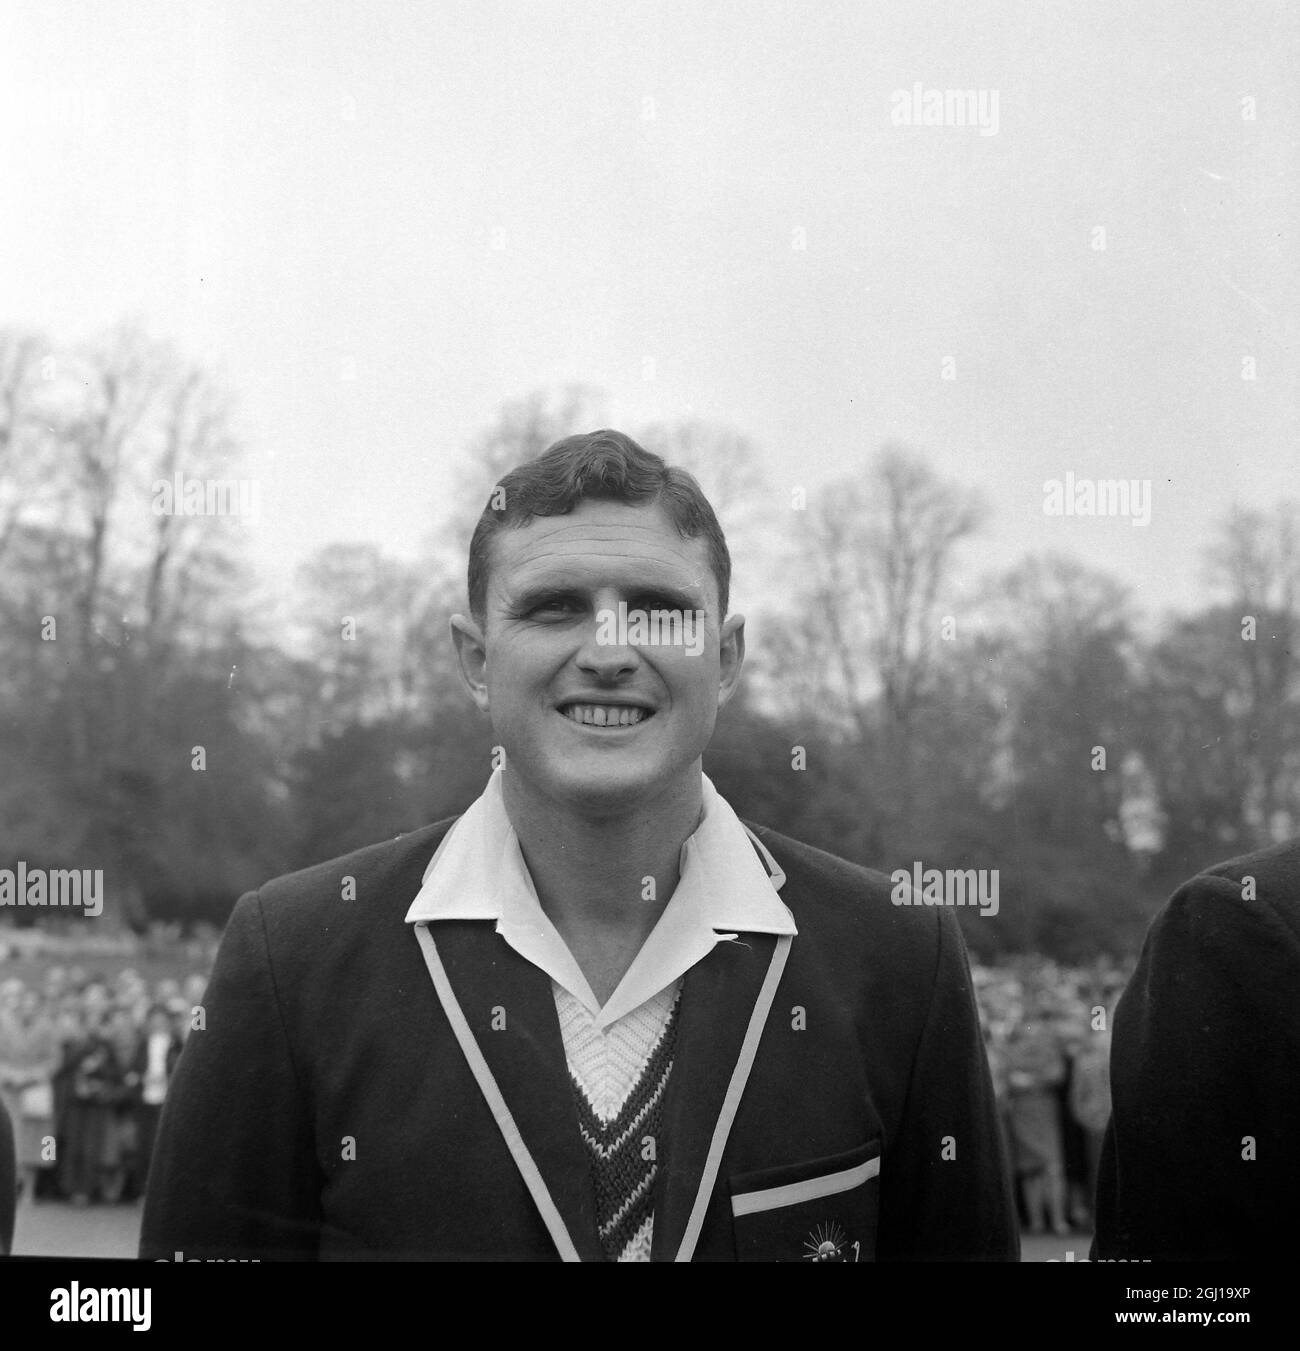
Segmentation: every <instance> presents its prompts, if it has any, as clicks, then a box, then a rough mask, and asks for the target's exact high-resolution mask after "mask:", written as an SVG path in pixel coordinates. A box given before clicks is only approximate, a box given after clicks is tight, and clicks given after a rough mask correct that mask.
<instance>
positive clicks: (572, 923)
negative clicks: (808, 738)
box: [502, 766, 704, 1003]
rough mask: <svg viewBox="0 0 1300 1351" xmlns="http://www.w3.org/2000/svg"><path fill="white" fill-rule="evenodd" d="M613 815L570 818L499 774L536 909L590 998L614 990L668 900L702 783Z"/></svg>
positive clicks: (699, 807) (695, 821) (696, 817)
mask: <svg viewBox="0 0 1300 1351" xmlns="http://www.w3.org/2000/svg"><path fill="white" fill-rule="evenodd" d="M696 768H697V772H696V773H695V774H694V775H693V776H692V777H691V779H690V780H689V783H690V791H687V792H677V793H675V794H674V795H672V796H666V797H665V798H663V799H661V800H659V801H657V802H652V803H649V804H646V803H639V804H638V805H637V807H636V808H635V810H632V811H629V812H626V813H623V814H618V815H612V816H605V817H599V818H595V819H593V818H589V817H583V816H577V815H575V814H574V813H573V812H571V811H568V810H566V809H565V808H564V807H563V806H561V805H560V804H557V803H555V802H554V801H552V800H549V799H543V798H540V797H538V796H536V795H533V794H531V793H529V792H528V791H527V789H526V788H525V787H524V786H522V785H520V784H519V783H518V781H517V780H516V779H515V778H514V777H513V776H512V775H510V774H509V773H507V774H506V775H505V777H504V779H503V781H502V791H503V797H504V801H505V807H506V813H507V815H508V816H509V817H510V824H511V825H512V826H513V827H514V830H515V834H516V835H517V836H518V837H519V847H520V849H521V850H522V852H523V856H524V862H525V863H526V864H527V866H528V871H529V874H530V875H531V876H532V879H533V886H534V887H535V888H536V889H537V896H538V899H539V900H540V901H541V905H542V909H543V910H544V911H545V912H546V914H547V915H548V917H549V918H550V920H551V923H552V924H554V925H555V927H556V929H557V930H558V932H559V934H560V937H561V938H563V939H564V941H565V943H566V944H567V945H568V948H569V951H570V952H572V953H573V956H574V958H575V960H576V961H577V963H578V965H579V967H581V969H582V973H583V975H585V976H586V977H587V980H588V983H589V984H590V985H591V988H592V992H593V993H594V994H595V996H596V998H597V999H599V1000H600V1001H601V1003H604V1002H606V1001H607V1000H608V998H609V996H610V995H611V994H613V992H614V990H615V989H616V988H617V986H618V982H619V981H620V980H621V979H622V977H623V974H624V972H625V971H626V970H627V968H628V967H629V966H631V964H632V961H633V959H634V958H635V957H636V954H637V953H638V952H640V950H641V946H642V944H643V943H644V942H645V940H646V939H647V938H648V937H649V935H650V931H651V930H652V929H653V928H654V926H655V924H656V923H657V922H658V919H659V916H660V915H661V914H662V913H663V910H664V907H665V906H666V905H667V904H668V902H669V900H670V899H671V898H672V894H673V892H674V891H675V890H676V888H677V882H678V878H679V860H680V856H681V849H682V845H683V844H685V843H686V840H687V839H688V838H689V837H690V835H691V834H692V833H693V832H694V830H695V828H696V826H698V825H699V821H700V814H701V812H702V811H703V805H704V799H703V786H702V782H701V779H700V776H699V773H698V766H697V767H696Z"/></svg>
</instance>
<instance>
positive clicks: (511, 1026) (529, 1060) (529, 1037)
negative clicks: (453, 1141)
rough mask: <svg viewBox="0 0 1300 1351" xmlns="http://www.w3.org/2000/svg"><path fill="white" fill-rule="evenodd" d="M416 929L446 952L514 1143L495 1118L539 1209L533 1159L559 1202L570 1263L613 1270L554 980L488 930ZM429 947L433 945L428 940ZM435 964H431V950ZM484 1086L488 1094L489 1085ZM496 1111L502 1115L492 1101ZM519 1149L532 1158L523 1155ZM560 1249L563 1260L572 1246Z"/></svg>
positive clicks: (550, 1220) (468, 923) (476, 923)
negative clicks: (601, 1232)
mask: <svg viewBox="0 0 1300 1351" xmlns="http://www.w3.org/2000/svg"><path fill="white" fill-rule="evenodd" d="M416 927H417V929H418V928H425V929H427V934H428V937H430V938H432V940H433V942H434V944H435V945H436V953H437V958H438V959H440V961H441V966H442V969H443V970H444V972H445V974H446V979H447V982H448V984H449V985H450V990H451V993H452V995H453V996H454V1000H455V1002H456V1004H457V1005H458V1006H459V1009H460V1011H461V1013H462V1014H463V1016H464V1022H465V1024H466V1025H467V1026H468V1031H469V1034H470V1035H472V1037H473V1042H474V1045H476V1046H477V1047H478V1050H479V1052H480V1053H481V1055H482V1060H483V1062H485V1063H486V1067H487V1070H488V1071H489V1072H490V1074H491V1077H492V1079H493V1080H494V1081H495V1085H496V1089H497V1090H498V1091H499V1093H500V1095H501V1099H502V1101H503V1103H504V1106H505V1108H506V1109H507V1110H508V1112H509V1117H510V1118H511V1119H512V1120H513V1123H514V1126H515V1127H516V1128H517V1130H518V1138H517V1140H516V1141H514V1142H512V1141H511V1140H510V1138H509V1127H508V1124H503V1122H502V1120H501V1118H500V1116H499V1114H498V1113H497V1112H496V1111H495V1110H494V1115H497V1116H498V1121H497V1124H498V1126H499V1127H501V1128H502V1132H503V1135H505V1136H506V1138H507V1144H511V1145H512V1153H513V1154H514V1156H515V1162H516V1165H519V1166H520V1171H521V1172H522V1173H523V1174H524V1180H525V1181H526V1182H528V1183H529V1187H530V1190H531V1191H533V1193H534V1199H535V1200H537V1199H538V1194H537V1191H536V1178H535V1177H534V1178H530V1177H529V1173H528V1162H527V1160H528V1159H531V1161H532V1163H533V1164H534V1165H535V1168H536V1174H537V1175H540V1179H541V1182H542V1183H543V1184H544V1188H545V1192H546V1193H549V1198H550V1201H551V1202H552V1203H553V1205H554V1212H553V1214H551V1215H550V1216H548V1215H547V1213H546V1206H545V1200H544V1199H543V1200H542V1201H541V1202H540V1203H539V1209H541V1210H542V1211H543V1218H544V1219H546V1220H547V1224H548V1227H549V1228H551V1229H552V1234H553V1236H554V1234H555V1228H554V1226H555V1224H556V1222H557V1221H558V1222H559V1223H560V1224H562V1226H563V1228H564V1229H566V1230H567V1231H568V1237H569V1239H570V1240H571V1242H572V1245H573V1250H574V1251H572V1252H570V1253H569V1254H567V1255H568V1256H569V1258H570V1260H573V1259H574V1258H575V1257H576V1258H577V1259H579V1260H581V1261H584V1262H603V1261H605V1260H606V1258H605V1253H604V1250H603V1248H602V1247H601V1245H600V1240H599V1237H598V1235H597V1231H596V1198H595V1190H594V1186H593V1182H592V1176H591V1168H590V1164H589V1162H588V1159H587V1156H586V1152H585V1150H584V1149H583V1145H582V1138H581V1136H580V1134H579V1131H578V1114H577V1109H576V1107H575V1106H574V1102H573V1096H572V1092H571V1089H570V1085H569V1068H568V1062H567V1060H566V1059H565V1054H564V1042H563V1039H562V1038H561V1036H560V1024H559V1019H558V1017H557V1016H556V1012H555V998H554V995H553V994H552V992H551V980H550V977H549V976H547V975H546V973H545V972H543V971H541V970H539V969H538V968H537V967H535V966H533V964H532V963H531V962H529V961H527V960H525V959H524V958H523V957H521V956H520V955H519V954H518V953H517V952H515V950H514V949H513V948H512V947H511V946H510V945H509V944H508V943H507V942H506V941H505V940H504V939H503V938H501V937H500V936H499V935H498V934H497V933H496V931H495V929H494V928H493V927H492V925H491V924H490V923H488V922H485V921H481V920H446V921H439V922H438V923H435V924H429V925H427V926H426V925H417V926H416ZM421 943H422V946H425V941H424V940H421ZM425 957H426V962H428V961H429V953H428V951H427V947H426V952H425ZM430 974H431V975H432V976H433V977H434V983H435V985H437V984H438V978H437V975H436V974H435V969H434V963H430ZM439 998H440V1000H442V1002H443V1007H444V1010H445V1011H446V1012H447V1013H448V1016H449V1018H450V1019H451V1020H452V1022H453V1027H454V1026H455V1021H456V1020H455V1016H454V1013H453V1011H452V1010H451V1009H448V1008H447V1001H446V999H445V998H443V991H442V990H440V991H439ZM458 1035H460V1034H459V1033H458ZM462 1049H465V1048H464V1045H463V1044H462ZM468 1058H470V1057H469V1056H467V1059H468ZM471 1067H473V1061H472V1059H471ZM476 1077H477V1075H476ZM479 1086H480V1089H482V1088H483V1087H484V1085H483V1083H482V1082H480V1085H479ZM485 1096H487V1095H486V1094H485ZM489 1106H493V1104H492V1101H491V1098H490V1097H489ZM519 1145H522V1147H523V1150H524V1151H526V1152H525V1153H524V1154H523V1155H521V1154H520V1152H519V1149H518V1146H519ZM521 1159H522V1163H521ZM557 1247H560V1248H561V1252H562V1255H563V1247H562V1238H561V1240H560V1241H559V1242H557Z"/></svg>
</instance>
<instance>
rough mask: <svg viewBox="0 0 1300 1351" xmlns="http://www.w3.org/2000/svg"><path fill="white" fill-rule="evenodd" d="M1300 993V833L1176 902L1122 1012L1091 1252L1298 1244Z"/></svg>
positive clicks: (1140, 1256) (1193, 884)
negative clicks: (1297, 1141)
mask: <svg viewBox="0 0 1300 1351" xmlns="http://www.w3.org/2000/svg"><path fill="white" fill-rule="evenodd" d="M1298 991H1300V840H1293V841H1291V842H1290V843H1289V844H1281V845H1276V846H1274V847H1273V848H1270V849H1265V850H1262V851H1260V852H1258V853H1254V854H1247V855H1243V856H1242V857H1240V858H1235V859H1230V860H1229V861H1228V862H1226V863H1220V864H1219V865H1218V866H1216V867H1213V868H1210V869H1208V870H1207V871H1205V872H1203V873H1201V874H1200V875H1199V876H1198V877H1194V878H1192V879H1191V881H1190V882H1187V883H1185V884H1184V885H1183V886H1182V887H1180V888H1179V889H1178V890H1177V891H1176V892H1175V893H1174V894H1173V896H1172V897H1171V898H1170V899H1169V901H1168V903H1167V904H1166V905H1165V908H1164V909H1163V910H1162V911H1161V912H1160V914H1159V915H1157V916H1156V918H1155V920H1154V921H1153V923H1152V925H1151V929H1150V931H1149V932H1148V934H1147V939H1146V943H1145V944H1144V945H1143V948H1142V955H1141V958H1140V959H1139V961H1138V966H1137V970H1136V971H1135V972H1134V974H1133V979H1132V980H1131V981H1130V982H1129V985H1128V988H1127V990H1125V992H1124V995H1123V997H1122V998H1121V1000H1120V1002H1119V1007H1118V1008H1117V1009H1116V1011H1115V1025H1114V1030H1113V1034H1112V1041H1113V1044H1112V1049H1111V1061H1110V1081H1111V1096H1112V1104H1113V1105H1112V1109H1111V1118H1110V1124H1109V1126H1108V1127H1107V1131H1106V1139H1105V1142H1104V1144H1103V1146H1102V1155H1101V1168H1100V1173H1099V1177H1098V1184H1097V1236H1096V1239H1095V1240H1094V1242H1093V1253H1094V1256H1097V1257H1102V1258H1109V1259H1120V1258H1122V1259H1127V1260H1129V1261H1135V1260H1147V1259H1150V1260H1154V1261H1159V1260H1162V1259H1217V1258H1233V1257H1257V1258H1275V1257H1277V1256H1279V1255H1281V1254H1293V1253H1294V1252H1295V1251H1296V1248H1297V1242H1296V1237H1295V1232H1296V1216H1297V1213H1298V1212H1300V1151H1297V1148H1296V1131H1297V1125H1298V1124H1300V998H1297V992H1298Z"/></svg>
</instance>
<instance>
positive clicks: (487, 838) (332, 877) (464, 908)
mask: <svg viewBox="0 0 1300 1351" xmlns="http://www.w3.org/2000/svg"><path fill="white" fill-rule="evenodd" d="M730 569H731V565H730V559H729V556H728V553H727V546H726V542H725V540H724V538H723V534H722V531H721V529H720V528H719V525H718V522H717V519H716V517H715V515H714V513H713V510H712V508H711V507H710V505H709V503H708V501H707V500H706V499H705V498H704V496H703V495H702V493H701V492H700V490H699V487H698V485H697V484H696V483H695V481H694V479H692V478H691V477H690V476H689V475H687V474H685V473H683V472H682V471H680V470H675V469H671V468H669V467H668V466H666V465H665V464H664V462H663V461H662V460H661V459H660V458H659V457H658V456H655V455H651V454H649V453H647V452H646V451H645V450H643V449H642V448H641V447H640V446H638V445H637V444H636V443H635V442H633V441H631V440H630V439H629V438H627V437H626V436H623V435H621V434H620V433H617V432H612V431H599V432H593V433H590V434H588V435H584V436H575V437H570V438H568V439H567V440H564V441H561V442H559V443H557V444H556V445H554V446H552V447H551V449H550V450H548V451H547V452H546V453H545V454H544V455H542V456H541V457H539V458H538V459H536V460H533V461H529V462H528V463H525V464H523V465H520V466H519V467H518V468H516V469H515V470H513V471H512V472H511V473H509V474H507V475H506V476H505V478H504V479H503V480H502V481H501V483H500V484H499V485H498V486H497V489H496V491H495V492H494V493H493V495H492V501H491V503H490V504H489V506H488V507H487V508H486V509H485V510H484V512H483V514H482V516H481V518H480V520H479V523H478V527H477V529H476V530H475V533H474V537H473V541H472V543H471V546H470V560H469V599H470V614H469V615H467V616H465V615H457V616H455V617H454V618H453V620H452V638H453V640H454V642H455V645H456V651H457V654H458V657H459V665H460V670H461V674H462V677H463V680H464V683H465V686H466V689H467V691H468V693H469V696H470V698H471V699H472V700H473V701H474V703H475V704H476V705H477V706H478V707H479V708H480V709H481V710H482V711H483V712H484V713H486V714H488V715H489V716H490V718H491V720H492V726H493V729H494V733H495V735H496V738H497V741H498V742H499V744H500V746H501V748H502V749H503V750H504V751H505V762H504V765H503V766H502V767H501V768H499V769H497V770H496V771H495V772H494V773H493V775H492V777H491V779H490V781H489V783H488V786H487V788H486V789H485V790H484V792H483V794H482V795H481V796H480V797H479V798H478V799H477V800H476V801H475V802H474V803H473V804H472V805H471V806H470V807H469V809H468V810H467V811H466V812H465V813H464V815H462V816H460V817H458V818H457V819H456V820H454V821H451V822H441V823H439V824H437V825H434V826H429V827H426V828H425V829H423V830H420V831H416V832H413V833H412V834H410V835H406V836H402V837H400V838H399V839H398V840H396V841H392V842H388V843H385V844H381V845H376V846H373V847H372V848H370V849H367V850H362V851H360V852H359V853H356V854H352V855H349V856H348V857H346V858H343V859H340V860H335V861H334V862H331V863H326V864H322V865H320V866H318V867H316V868H312V869H309V870H307V871H305V872H302V873H297V874H294V875H292V876H290V877H287V878H281V879H279V880H277V881H275V882H272V883H270V884H268V885H267V886H265V887H263V888H262V889H261V891H260V892H258V893H255V894H252V895H249V896H246V897H244V898H243V899H242V900H241V901H240V903H239V905H238V906H237V907H236V909H235V911H234V914H233V915H232V917H231V921H230V925H229V927H228V929H227V933H226V936H225V939H224V941H223V944H222V949H221V953H220V955H219V957H218V960H217V965H216V969H215V971H214V973H213V977H212V981H211V983H210V986H209V990H208V996H207V1005H206V1027H205V1028H204V1030H202V1031H199V1032H195V1033H194V1034H193V1035H191V1037H190V1038H189V1040H188V1042H187V1044H186V1049H185V1052H184V1054H183V1056H182V1058H181V1062H180V1065H179V1068H178V1071H177V1074H176V1078H175V1080H174V1083H173V1086H172V1089H171V1092H170V1094H169V1096H168V1099H167V1104H166V1106H165V1108H164V1114H163V1119H162V1123H161V1129H160V1138H159V1142H158V1146H157V1151H156V1153H155V1162H154V1169H153V1172H152V1174H151V1178H150V1186H149V1196H148V1201H147V1204H146V1209H145V1219H144V1230H143V1237H142V1241H141V1251H142V1255H144V1256H146V1257H150V1256H158V1257H163V1256H167V1257H170V1256H171V1255H172V1254H173V1253H174V1252H175V1251H178V1250H179V1251H184V1252H185V1253H186V1255H187V1256H194V1257H226V1258H232V1257H233V1258H238V1257H245V1258H247V1257H262V1258H266V1257H329V1258H348V1257H370V1256H392V1257H410V1258H421V1257H422V1258H433V1259H496V1258H516V1259H518V1258H525V1259H541V1260H545V1259H555V1258H563V1259H566V1260H593V1261H606V1260H615V1261H638V1260H640V1261H645V1260H664V1261H674V1260H675V1261H689V1260H722V1261H732V1260H737V1259H740V1260H791V1261H800V1260H806V1261H832V1260H834V1261H866V1260H871V1259H924V1258H944V1257H946V1258H1010V1257H1014V1256H1015V1255H1016V1237H1015V1225H1014V1220H1013V1218H1012V1214H1011V1206H1010V1200H1009V1190H1008V1184H1007V1177H1006V1170H1005V1165H1004V1161H1003V1154H1002V1150H1001V1146H1000V1139H999V1133H998V1128H997V1124H996V1117H995V1109H994V1105H993V1094H992V1090H991V1086H990V1082H989V1075H988V1069H987V1064H986V1061H985V1058H984V1052H983V1048H982V1042H981V1038H980V1033H979V1026H978V1021H977V1017H976V1013H975V1007H974V1001H973V997H972V992H971V984H970V976H969V971H968V968H967V963H966V955H965V949H964V947H963V944H962V940H961V935H960V931H959V929H958V927H957V925H956V922H955V921H954V919H953V917H952V914H951V912H950V911H947V910H944V909H942V908H940V909H927V908H912V907H905V908H900V907H897V906H895V905H893V904H892V903H891V900H890V890H891V884H890V881H889V879H888V878H887V877H885V876H883V875H882V874H879V873H875V872H871V871H868V870H866V869H862V868H859V867H856V866H854V865H851V864H849V863H846V862H843V861H842V860H839V859H836V858H834V857H832V856H831V855H828V854H824V853H821V852H819V851H817V850H814V849H810V848H808V847H807V846H805V845H801V844H798V843H796V842H795V841H793V840H789V839H786V838H785V837H783V836H781V835H778V834H776V833H775V832H773V831H770V830H766V829H763V828H761V827H751V826H748V825H746V824H744V823H742V822H741V821H740V819H739V818H738V817H737V816H736V814H735V812H734V811H733V810H732V808H731V807H730V806H729V805H728V804H727V802H726V801H724V799H723V798H722V797H721V796H720V795H719V794H718V793H717V791H716V790H715V789H714V788H713V786H712V784H711V783H710V782H709V780H708V779H707V777H706V776H705V775H704V774H703V772H702V768H701V757H702V755H703V752H704V750H705V748H706V747H707V746H708V744H709V741H710V738H711V737H712V734H713V728H714V723H715V720H716V718H717V715H718V711H719V709H720V708H721V707H722V706H723V705H724V704H725V703H726V702H727V700H728V699H729V698H730V697H731V696H732V694H733V693H734V692H735V690H736V687H737V682H738V681H739V678H740V673H741V667H742V664H743V660H744V651H745V647H744V629H745V625H744V618H743V617H742V616H740V615H735V614H728V608H727V607H728V590H729V583H730ZM615 616H617V620H616V622H611V619H612V617H615ZM655 616H658V619H657V621H656V620H655V619H654V617H655ZM774 772H780V771H779V770H776V771H774Z"/></svg>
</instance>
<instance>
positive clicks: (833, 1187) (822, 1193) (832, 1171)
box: [731, 1140, 880, 1262]
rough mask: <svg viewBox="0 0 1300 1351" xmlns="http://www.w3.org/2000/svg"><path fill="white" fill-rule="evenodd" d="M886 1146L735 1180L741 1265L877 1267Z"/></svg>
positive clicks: (734, 1212)
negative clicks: (870, 1264)
mask: <svg viewBox="0 0 1300 1351" xmlns="http://www.w3.org/2000/svg"><path fill="white" fill-rule="evenodd" d="M879 1206H880V1141H879V1140H872V1141H870V1142H869V1143H867V1144H865V1145H859V1146H858V1147H857V1148H856V1149H850V1150H847V1151H846V1152H845V1153H843V1154H832V1155H829V1156H827V1157H825V1158H821V1159H812V1160H809V1161H808V1162H807V1163H796V1164H788V1165H785V1166H784V1167H781V1168H765V1169H763V1170H762V1171H760V1172H756V1173H740V1174H737V1175H735V1176H733V1177H732V1178H731V1215H732V1224H733V1226H734V1232H735V1239H736V1257H737V1259H738V1260H739V1261H741V1262H870V1261H873V1260H874V1259H875V1255H876V1218H877V1214H878V1211H879Z"/></svg>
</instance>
